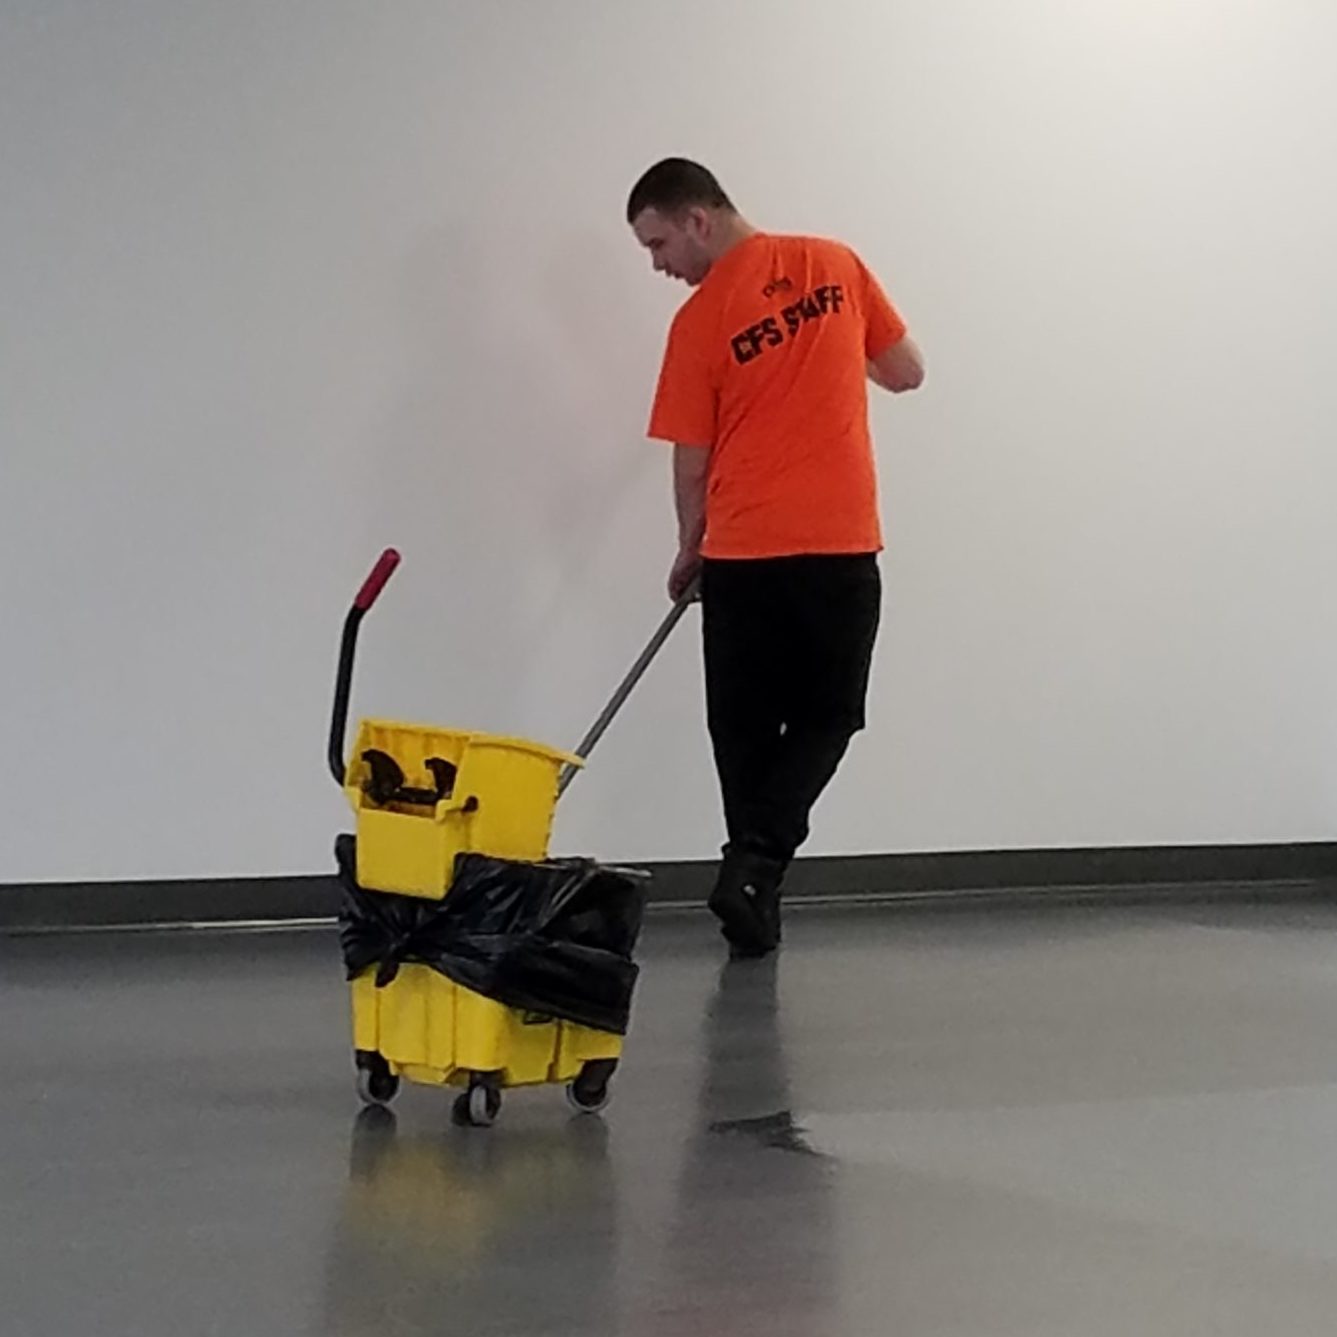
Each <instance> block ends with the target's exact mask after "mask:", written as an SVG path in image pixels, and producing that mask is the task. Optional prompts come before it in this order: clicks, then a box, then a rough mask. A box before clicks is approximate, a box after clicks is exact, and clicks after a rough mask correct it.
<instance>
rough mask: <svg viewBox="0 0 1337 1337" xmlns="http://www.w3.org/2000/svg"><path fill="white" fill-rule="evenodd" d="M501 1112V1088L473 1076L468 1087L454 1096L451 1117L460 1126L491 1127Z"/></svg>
mask: <svg viewBox="0 0 1337 1337" xmlns="http://www.w3.org/2000/svg"><path fill="white" fill-rule="evenodd" d="M500 1113H501V1090H500V1088H499V1087H497V1086H496V1085H495V1084H494V1083H492V1082H487V1081H480V1080H479V1079H478V1078H474V1080H472V1081H471V1082H470V1083H469V1089H468V1090H467V1091H464V1092H462V1093H461V1094H460V1095H458V1096H457V1097H456V1098H455V1103H454V1105H453V1106H452V1107H451V1117H452V1118H453V1119H454V1121H455V1123H457V1124H459V1125H460V1126H461V1127H466V1128H468V1127H472V1128H491V1127H492V1125H493V1124H494V1123H496V1122H497V1115H498V1114H500Z"/></svg>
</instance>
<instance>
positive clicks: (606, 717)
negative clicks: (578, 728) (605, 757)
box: [557, 584, 699, 796]
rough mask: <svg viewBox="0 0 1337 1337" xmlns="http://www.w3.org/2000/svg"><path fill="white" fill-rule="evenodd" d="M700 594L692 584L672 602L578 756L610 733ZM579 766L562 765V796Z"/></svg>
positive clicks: (578, 749) (583, 756)
mask: <svg viewBox="0 0 1337 1337" xmlns="http://www.w3.org/2000/svg"><path fill="white" fill-rule="evenodd" d="M698 596H699V587H698V586H697V585H695V584H693V585H692V586H691V587H690V588H689V589H688V590H687V593H686V594H684V595H683V596H682V598H681V599H679V600H678V601H677V603H675V604H674V605H673V607H672V608H670V609H669V611H668V616H667V617H665V618H664V620H663V622H661V623H660V624H659V628H658V630H657V631H656V632H655V634H654V635H653V636H651V637H650V641H649V643H648V644H647V645H646V647H645V649H644V650H642V651H641V653H640V655H639V657H638V658H637V660H636V662H635V663H634V664H633V665H632V666H631V668H630V670H629V671H628V673H627V676H626V677H625V678H623V679H622V681H621V683H619V684H618V689H617V691H616V692H614V693H613V696H612V699H611V700H610V701H609V703H608V704H607V705H606V706H605V707H604V708H603V712H602V713H601V714H600V716H599V718H598V719H597V720H595V721H594V723H593V724H592V725H591V726H590V731H589V733H587V734H586V735H585V737H584V738H582V739H581V740H580V743H579V744H578V745H577V747H576V751H575V755H576V756H578V757H579V758H580V759H581V760H582V761H584V760H585V759H586V758H587V757H588V756H589V755H590V753H591V752H592V751H593V750H594V747H595V744H596V743H598V741H599V739H601V738H602V737H603V736H604V734H605V733H607V732H608V726H609V725H610V724H612V722H613V719H614V717H615V716H616V715H617V713H618V711H619V710H621V709H622V706H623V704H624V703H625V702H626V699H627V698H628V697H629V696H630V695H631V693H632V690H633V689H634V688H635V686H636V684H637V683H638V682H640V680H641V678H642V677H643V676H644V675H645V670H646V669H648V668H649V667H650V664H651V662H652V661H653V660H654V657H655V656H656V655H657V654H658V653H659V651H660V649H661V648H662V647H663V644H664V642H665V641H666V640H668V638H669V635H670V634H671V633H672V631H673V628H674V627H676V626H677V625H678V623H679V622H681V621H682V615H683V614H684V613H685V612H686V611H687V610H688V609H689V608H690V607H691V606H692V604H694V603H695V602H696V600H697V598H698ZM578 770H579V767H577V766H573V765H570V764H568V765H566V766H564V767H563V768H562V774H561V778H560V779H559V780H558V782H557V793H558V795H559V796H560V795H562V794H564V793H565V792H566V787H567V785H569V784H570V783H571V781H572V780H574V779H575V778H576V772H577V771H578Z"/></svg>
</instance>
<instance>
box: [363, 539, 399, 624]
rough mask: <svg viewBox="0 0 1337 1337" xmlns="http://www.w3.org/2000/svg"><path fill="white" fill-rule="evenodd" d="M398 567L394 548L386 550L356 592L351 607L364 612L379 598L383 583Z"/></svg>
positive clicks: (397, 555) (397, 557)
mask: <svg viewBox="0 0 1337 1337" xmlns="http://www.w3.org/2000/svg"><path fill="white" fill-rule="evenodd" d="M398 565H399V553H398V552H396V551H395V549H394V548H387V549H386V550H385V551H384V552H383V553H382V554H381V556H380V560H379V561H377V563H376V565H375V566H374V567H372V569H371V575H369V576H368V577H367V579H366V581H365V582H364V583H363V585H362V588H361V589H360V590H358V592H357V598H356V599H354V600H353V607H354V608H357V609H359V610H361V611H362V612H364V613H365V612H366V611H367V609H369V608H370V607H371V606H372V604H374V603H375V602H376V600H377V599H379V598H380V597H381V591H382V590H383V589H384V588H385V582H386V581H387V580H389V579H390V577H391V576H393V575H394V574H395V567H397V566H398Z"/></svg>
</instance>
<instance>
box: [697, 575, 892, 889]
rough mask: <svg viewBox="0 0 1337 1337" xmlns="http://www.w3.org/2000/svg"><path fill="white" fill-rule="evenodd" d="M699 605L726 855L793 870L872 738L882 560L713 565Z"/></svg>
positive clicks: (708, 709) (707, 696)
mask: <svg viewBox="0 0 1337 1337" xmlns="http://www.w3.org/2000/svg"><path fill="white" fill-rule="evenodd" d="M701 601H702V626H703V628H704V639H705V665H706V714H707V719H708V722H709V726H710V736H711V742H712V744H713V746H714V750H715V766H716V769H717V771H718V772H719V778H720V792H721V795H722V797H723V800H724V819H725V825H726V827H727V829H728V833H729V845H730V847H731V849H733V850H735V851H739V852H742V851H748V852H751V853H755V854H760V855H763V856H765V857H767V858H770V859H776V860H779V861H780V862H781V863H784V864H787V863H788V862H789V860H790V859H792V858H793V856H794V853H795V851H796V850H798V848H799V847H800V846H801V845H802V844H803V842H804V841H805V840H807V838H808V820H809V814H810V813H811V811H812V807H813V804H815V803H816V801H817V799H818V797H819V796H820V794H821V793H822V791H823V790H824V789H825V788H826V786H827V784H828V783H829V782H830V780H831V777H832V776H833V775H835V773H836V768H837V766H839V764H840V761H841V758H843V757H844V755H845V751H846V749H847V748H848V746H849V742H850V739H851V738H852V737H853V735H854V734H855V733H857V732H858V731H859V730H860V729H862V728H863V727H864V703H865V699H866V697H867V693H868V673H869V668H870V666H871V663H872V657H873V645H874V642H875V641H876V639H877V628H878V620H879V616H880V612H881V602H882V581H881V576H880V574H879V572H878V564H877V557H876V555H874V554H866V555H859V556H840V557H783V558H775V559H767V560H760V561H707V562H706V563H705V564H704V570H703V573H702V579H701Z"/></svg>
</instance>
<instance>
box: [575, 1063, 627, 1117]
mask: <svg viewBox="0 0 1337 1337" xmlns="http://www.w3.org/2000/svg"><path fill="white" fill-rule="evenodd" d="M616 1067H617V1060H616V1059H612V1058H606V1059H595V1060H593V1061H591V1062H589V1063H586V1064H585V1066H584V1067H583V1068H581V1070H580V1076H579V1077H577V1078H576V1079H575V1081H573V1082H570V1083H568V1084H567V1088H566V1099H567V1103H568V1104H569V1105H570V1106H571V1108H572V1109H573V1110H575V1111H576V1113H577V1114H598V1113H600V1112H601V1111H602V1110H604V1109H606V1108H607V1106H608V1102H609V1100H610V1099H612V1093H611V1092H610V1091H609V1089H608V1085H609V1082H611V1081H612V1078H613V1072H614V1070H615V1069H616Z"/></svg>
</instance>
